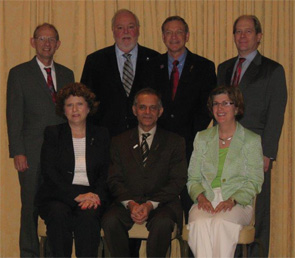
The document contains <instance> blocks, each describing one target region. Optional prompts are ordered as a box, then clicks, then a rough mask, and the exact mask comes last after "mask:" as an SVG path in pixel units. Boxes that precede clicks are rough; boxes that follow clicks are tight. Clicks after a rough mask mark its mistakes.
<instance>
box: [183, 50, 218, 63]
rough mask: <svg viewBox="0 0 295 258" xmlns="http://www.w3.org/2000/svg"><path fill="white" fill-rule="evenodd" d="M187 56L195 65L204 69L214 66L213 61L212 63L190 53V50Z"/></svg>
mask: <svg viewBox="0 0 295 258" xmlns="http://www.w3.org/2000/svg"><path fill="white" fill-rule="evenodd" d="M187 55H188V57H191V58H192V60H193V61H194V62H195V63H198V64H200V65H202V67H203V66H214V62H213V61H211V60H209V59H207V58H205V57H203V56H199V55H197V54H194V53H192V52H190V51H189V50H188V53H187Z"/></svg>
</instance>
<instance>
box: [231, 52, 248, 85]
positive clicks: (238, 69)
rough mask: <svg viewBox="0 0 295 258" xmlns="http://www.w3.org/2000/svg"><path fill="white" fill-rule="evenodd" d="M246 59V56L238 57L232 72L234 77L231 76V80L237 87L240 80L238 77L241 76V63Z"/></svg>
mask: <svg viewBox="0 0 295 258" xmlns="http://www.w3.org/2000/svg"><path fill="white" fill-rule="evenodd" d="M245 61H246V58H243V57H241V58H239V62H238V65H237V68H236V71H235V74H234V78H233V81H232V85H233V86H235V87H237V86H239V82H240V77H241V72H242V64H243V63H244V62H245Z"/></svg>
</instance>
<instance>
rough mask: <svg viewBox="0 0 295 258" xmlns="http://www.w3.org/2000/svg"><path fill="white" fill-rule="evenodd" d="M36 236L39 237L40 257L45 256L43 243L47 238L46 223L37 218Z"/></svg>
mask: <svg viewBox="0 0 295 258" xmlns="http://www.w3.org/2000/svg"><path fill="white" fill-rule="evenodd" d="M38 236H39V237H40V245H39V249H40V258H42V257H45V243H46V239H47V235H46V225H45V222H44V220H43V219H41V218H40V217H39V218H38Z"/></svg>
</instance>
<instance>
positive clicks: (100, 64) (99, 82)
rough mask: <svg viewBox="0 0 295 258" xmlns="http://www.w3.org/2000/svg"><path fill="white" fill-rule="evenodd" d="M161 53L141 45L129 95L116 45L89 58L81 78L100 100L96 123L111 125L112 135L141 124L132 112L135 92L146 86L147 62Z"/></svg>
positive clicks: (109, 126)
mask: <svg viewBox="0 0 295 258" xmlns="http://www.w3.org/2000/svg"><path fill="white" fill-rule="evenodd" d="M158 54H159V53H158V52H156V51H154V50H152V49H149V48H146V47H142V46H140V45H138V56H137V63H136V72H135V77H134V81H133V85H132V89H131V92H130V95H129V97H127V95H126V93H125V90H124V87H123V84H122V81H121V77H120V72H119V68H118V64H117V57H116V50H115V45H113V46H110V47H107V48H104V49H101V50H98V51H96V52H94V53H92V54H90V55H89V56H87V58H86V62H85V65H84V69H83V73H82V77H81V82H82V83H84V84H86V86H87V87H89V88H90V89H91V90H92V91H93V92H94V93H95V95H96V98H97V100H98V101H99V102H100V105H99V107H98V111H97V113H96V115H95V116H94V117H93V119H92V121H93V123H94V124H98V125H101V126H105V127H107V128H108V130H109V132H110V135H111V136H114V135H118V134H120V133H122V132H124V131H126V130H127V129H128V128H132V127H135V126H136V125H137V119H136V117H135V116H134V115H133V113H132V104H133V99H134V95H135V93H136V92H137V91H139V90H140V89H141V88H143V81H144V80H145V78H146V71H145V70H146V69H145V68H146V66H147V64H148V62H149V60H150V59H151V58H152V57H155V56H157V55H158Z"/></svg>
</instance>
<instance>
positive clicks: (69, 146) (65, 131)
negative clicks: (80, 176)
mask: <svg viewBox="0 0 295 258" xmlns="http://www.w3.org/2000/svg"><path fill="white" fill-rule="evenodd" d="M59 136H60V137H61V138H60V141H61V142H62V143H63V144H62V145H61V146H63V148H64V150H65V151H64V152H63V155H64V157H63V158H64V159H65V160H66V161H67V162H68V164H70V167H71V169H70V171H71V172H73V175H74V169H75V154H74V145H73V138H72V132H71V128H70V126H69V124H68V123H66V124H63V126H62V132H60V134H59Z"/></svg>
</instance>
